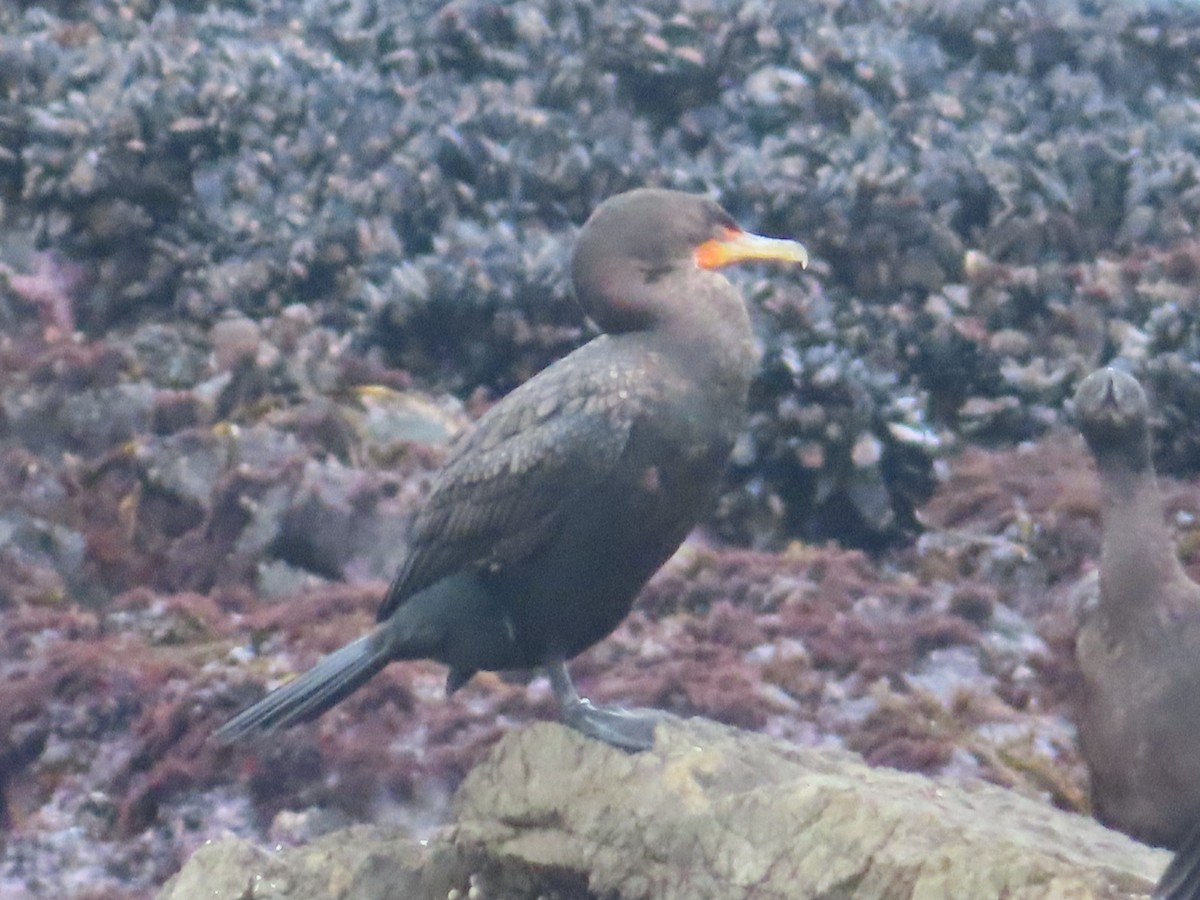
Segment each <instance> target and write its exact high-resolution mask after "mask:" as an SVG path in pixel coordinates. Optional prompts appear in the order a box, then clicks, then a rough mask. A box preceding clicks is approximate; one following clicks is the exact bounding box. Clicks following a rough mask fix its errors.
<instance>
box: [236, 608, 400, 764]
mask: <svg viewBox="0 0 1200 900" xmlns="http://www.w3.org/2000/svg"><path fill="white" fill-rule="evenodd" d="M383 638H384V635H383V633H382V629H376V630H375V631H373V632H371V633H370V634H368V635H365V636H363V637H360V638H359V639H358V640H356V641H354V642H352V643H349V644H347V645H346V646H345V647H343V648H342V649H340V650H335V651H333V653H330V654H329V655H328V656H326V657H325V658H324V659H322V660H321V661H320V662H319V663H317V664H316V665H315V666H313V667H312V668H311V669H309V670H308V671H307V672H305V673H304V674H303V675H299V676H297V677H296V678H293V679H292V680H291V681H289V682H288V683H287V684H285V685H283V686H282V687H280V688H277V689H275V690H273V691H271V693H269V694H267V696H265V697H263V699H261V700H259V701H258V702H257V703H255V704H254V705H253V706H251V707H249V708H248V709H244V710H242V711H241V712H240V713H238V714H237V715H236V716H234V717H233V718H232V719H230V720H229V721H228V722H226V723H225V724H224V725H222V726H221V727H220V728H218V729H217V730H216V731H215V732H213V739H214V740H217V741H220V742H222V743H225V744H230V743H233V742H234V741H237V740H240V739H242V738H244V737H246V736H247V735H249V734H250V733H251V732H256V731H258V732H266V731H276V730H278V729H281V728H288V727H290V726H292V725H297V724H299V723H300V722H307V721H309V720H311V719H315V718H316V717H317V716H319V715H321V713H323V712H325V710H327V709H329V708H330V707H331V706H333V705H334V704H335V703H337V702H338V701H339V700H341V699H342V698H344V697H346V696H347V695H348V694H350V693H352V692H353V691H355V690H357V689H358V688H359V687H361V686H362V685H363V684H365V683H366V682H367V681H368V680H369V679H370V678H371V677H372V676H374V675H375V674H376V673H377V672H379V671H380V670H382V669H383V667H384V666H386V665H387V664H388V663H389V662H391V661H392V659H393V658H394V657H393V656H392V653H391V652H390V651H391V648H390V646H389V642H388V641H387V640H384V639H383Z"/></svg>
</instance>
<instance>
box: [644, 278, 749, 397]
mask: <svg viewBox="0 0 1200 900" xmlns="http://www.w3.org/2000/svg"><path fill="white" fill-rule="evenodd" d="M723 300H728V301H729V302H724V303H723V302H722V301H723ZM655 334H656V337H657V340H658V342H659V345H660V346H661V347H662V348H663V349H664V351H665V352H667V353H668V354H669V355H671V356H672V357H674V358H675V359H676V360H677V361H678V363H679V364H680V365H681V366H682V367H683V368H685V369H687V370H688V371H689V372H690V375H691V377H692V378H693V379H694V380H695V381H696V382H697V383H698V384H707V385H709V386H710V389H715V388H716V387H717V386H722V387H725V388H726V389H727V390H730V391H733V392H735V393H737V394H740V395H742V401H743V402H744V399H745V398H744V395H745V393H746V391H747V390H748V389H749V385H750V380H751V379H752V378H753V375H754V370H755V368H756V366H757V363H758V352H757V350H756V349H755V344H754V333H753V331H752V330H751V328H750V317H749V316H748V315H747V313H746V307H745V305H744V304H743V303H742V301H741V298H740V297H738V296H737V295H735V294H732V293H729V294H721V295H720V296H714V297H711V298H703V299H698V301H697V302H696V303H695V304H694V305H693V304H682V305H681V306H680V307H678V308H676V309H673V310H671V314H670V315H668V316H664V317H663V318H662V319H660V320H659V322H658V324H657V327H656V328H655Z"/></svg>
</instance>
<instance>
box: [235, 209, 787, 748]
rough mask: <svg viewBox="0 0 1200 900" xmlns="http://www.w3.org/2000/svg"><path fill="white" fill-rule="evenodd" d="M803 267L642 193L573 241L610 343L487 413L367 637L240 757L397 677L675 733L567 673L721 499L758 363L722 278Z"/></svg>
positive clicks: (611, 730)
mask: <svg viewBox="0 0 1200 900" xmlns="http://www.w3.org/2000/svg"><path fill="white" fill-rule="evenodd" d="M752 260H774V261H778V262H782V263H790V264H798V265H799V266H801V267H805V266H807V264H808V253H807V250H806V249H805V247H804V246H803V245H802V244H800V243H798V242H795V241H791V240H785V239H780V238H770V237H764V236H761V235H756V234H753V233H750V232H748V231H745V230H743V229H742V228H741V227H739V226H738V225H737V224H736V223H735V222H734V220H733V218H732V217H731V216H730V215H729V213H727V212H726V211H725V210H724V209H723V208H722V207H721V206H720V205H719V204H717V203H716V202H714V201H713V200H711V199H708V198H706V197H704V196H699V195H693V194H689V193H684V192H679V191H674V190H667V189H661V188H638V189H635V190H631V191H628V192H625V193H622V194H618V195H615V196H613V197H610V198H609V199H607V200H605V201H604V202H603V203H601V204H600V205H599V206H597V207H596V209H595V210H594V211H593V213H592V214H591V216H590V217H589V218H588V219H587V221H586V222H585V223H584V225H583V227H582V229H581V230H580V232H579V235H578V237H577V239H576V242H575V245H574V248H573V251H572V255H571V260H570V272H571V280H572V283H573V287H574V294H575V298H576V300H577V301H578V303H579V305H580V306H581V307H582V309H583V312H584V313H585V314H586V315H587V316H588V317H590V319H591V320H592V321H593V322H594V323H595V325H596V326H597V327H598V328H599V330H600V332H601V333H600V334H599V335H598V336H596V337H594V338H593V339H592V340H590V341H589V342H587V343H586V344H584V345H583V346H581V347H579V348H577V349H576V350H574V351H573V352H571V353H569V354H568V355H567V356H565V357H563V358H561V359H559V360H558V361H556V362H554V363H552V364H550V365H549V366H548V367H546V368H545V369H543V370H542V371H541V372H539V373H538V374H536V375H534V376H533V377H532V378H530V379H529V380H528V381H526V382H524V383H523V384H521V385H520V386H518V387H517V388H516V389H514V390H513V391H512V392H511V393H509V394H508V395H507V396H505V397H504V398H502V399H501V400H499V401H498V402H497V403H496V404H495V405H494V406H492V407H491V408H490V409H489V410H488V411H487V412H486V413H484V414H483V416H481V417H480V419H479V420H478V421H477V423H476V424H475V427H474V428H473V430H471V431H469V432H468V433H467V434H465V435H464V436H463V437H462V438H460V439H459V440H458V441H457V442H456V444H455V445H454V446H453V447H452V449H451V450H450V451H449V453H448V455H447V458H446V460H445V462H444V464H443V466H442V468H441V469H440V471H439V472H438V474H437V475H436V476H435V478H434V481H433V484H432V487H431V489H430V492H429V495H428V497H427V498H426V499H425V502H424V504H423V506H422V507H421V509H420V510H419V511H418V512H417V513H416V515H415V516H414V518H413V520H412V523H411V527H410V530H409V534H408V540H407V544H406V551H405V554H404V556H403V558H402V559H401V560H400V562H399V565H398V568H397V570H396V574H395V577H394V578H393V579H392V581H391V584H390V585H389V587H388V589H387V592H386V594H385V595H384V598H383V601H382V603H381V604H380V606H379V610H378V615H377V624H376V625H375V627H374V628H373V630H371V631H370V632H369V633H367V634H365V635H364V636H362V637H360V638H358V639H357V640H355V641H353V642H351V643H349V644H347V645H346V646H344V647H342V648H341V649H340V650H336V651H334V652H333V653H331V654H330V655H328V656H326V657H325V658H324V659H322V660H320V661H319V662H318V663H317V664H316V665H315V666H314V667H313V668H312V669H310V670H309V671H307V672H305V673H303V674H301V675H299V676H297V677H296V678H294V679H293V680H291V681H289V682H287V683H285V684H284V685H282V686H281V687H279V688H277V689H276V690H274V691H273V692H271V693H270V694H268V695H267V696H266V697H264V698H263V699H262V700H260V701H259V702H258V703H256V704H254V705H252V706H250V707H249V708H248V709H246V710H244V711H243V712H241V713H239V714H237V715H236V716H234V717H233V718H232V719H230V720H229V721H228V722H226V723H225V724H224V725H223V726H221V727H220V728H219V729H218V730H217V731H216V732H215V733H214V736H215V737H216V739H218V740H219V741H221V742H225V743H229V742H232V741H236V740H239V739H241V738H244V737H247V736H249V735H251V734H254V733H262V732H271V731H275V730H278V729H281V728H285V727H288V726H291V725H294V724H296V723H299V722H305V721H309V720H311V719H314V718H315V717H317V716H319V715H320V714H321V713H323V712H325V711H326V710H328V709H329V708H331V707H332V706H333V705H334V704H336V703H338V702H339V701H340V700H342V699H343V698H345V697H346V696H347V695H349V694H350V693H351V692H353V691H354V690H356V689H357V688H358V687H360V686H361V685H362V684H364V683H365V682H366V681H367V680H368V679H370V678H371V677H373V676H374V675H375V674H376V673H378V672H379V671H381V670H382V669H383V668H384V667H385V666H387V665H388V664H389V663H390V662H392V661H395V660H410V659H433V660H437V661H439V662H441V663H443V664H445V665H446V666H448V667H449V671H448V675H447V679H446V690H447V694H452V693H453V692H454V691H456V690H458V689H459V688H460V687H462V686H463V685H464V684H466V683H467V682H468V681H469V680H470V679H471V677H472V676H473V675H474V674H475V673H476V672H479V671H497V670H515V669H530V670H532V669H544V670H545V672H546V673H547V674H548V676H549V680H550V685H551V688H552V690H553V692H554V695H555V697H556V699H557V702H558V705H559V710H560V714H561V720H562V722H563V723H564V724H566V725H568V726H569V727H572V728H574V729H576V730H577V731H579V732H581V733H583V734H585V735H588V736H589V737H592V738H595V739H597V740H600V741H603V742H606V743H608V744H610V745H612V746H615V747H619V748H622V749H624V750H628V751H640V750H645V749H648V748H650V747H652V746H653V742H654V728H655V725H656V724H657V723H658V722H659V721H660V720H661V718H662V716H663V714H662V713H660V712H658V711H656V710H651V709H625V708H621V707H616V706H598V705H593V704H592V703H590V702H589V701H588V700H586V699H584V698H582V697H580V695H579V693H578V691H577V690H576V688H575V685H574V683H573V681H572V679H571V676H570V673H569V671H568V668H567V662H568V661H569V660H570V659H572V658H573V657H574V656H576V655H577V654H579V653H580V652H582V651H583V650H585V649H586V648H588V647H590V646H591V645H593V644H595V643H597V642H598V641H600V640H602V639H603V638H605V637H606V636H607V635H609V634H610V633H611V632H612V631H613V630H614V629H615V628H616V627H617V625H618V624H619V623H620V622H621V621H622V620H623V619H624V618H625V616H626V615H627V614H628V613H629V611H630V609H631V607H632V604H633V601H634V599H635V597H636V595H637V593H638V592H639V591H640V590H641V588H642V586H643V585H644V584H645V583H646V582H647V581H648V580H649V578H650V576H651V575H653V574H654V572H655V571H657V569H658V568H659V567H660V566H661V565H662V564H663V563H664V562H665V561H666V560H667V559H668V558H669V557H670V556H671V555H672V554H673V553H674V552H675V550H676V549H677V548H678V547H679V545H680V544H681V543H682V542H683V540H684V538H685V537H686V536H687V534H688V532H689V531H690V530H691V529H692V527H693V526H694V525H695V524H696V522H697V521H698V519H699V518H700V517H701V516H702V515H703V514H704V512H705V511H706V510H707V508H708V506H709V504H710V502H711V501H712V500H713V499H714V498H715V494H716V491H717V489H718V487H719V482H720V478H721V475H722V471H723V469H724V466H725V463H726V460H727V458H728V456H729V454H730V452H731V450H732V447H733V444H734V441H735V439H736V438H737V435H738V433H739V429H740V428H741V427H742V424H743V417H744V414H745V411H746V404H747V398H748V392H749V386H750V382H751V379H752V377H753V375H754V373H755V370H756V367H757V364H758V353H757V350H756V345H755V341H754V337H753V332H752V330H751V326H750V319H749V314H748V311H747V308H746V304H745V302H744V301H743V299H742V297H741V295H740V294H739V293H738V291H737V290H736V289H735V288H734V286H733V285H732V284H731V283H730V282H729V281H728V280H727V279H726V278H725V276H724V275H723V274H721V273H720V271H719V270H720V269H722V268H723V267H725V266H727V265H732V264H735V263H741V262H747V261H752Z"/></svg>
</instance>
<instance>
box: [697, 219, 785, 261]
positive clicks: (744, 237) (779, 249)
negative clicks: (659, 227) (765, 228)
mask: <svg viewBox="0 0 1200 900" xmlns="http://www.w3.org/2000/svg"><path fill="white" fill-rule="evenodd" d="M756 259H763V260H775V261H776V262H787V263H799V264H800V267H801V268H804V267H806V266H807V265H808V251H807V250H806V249H804V245H803V244H801V243H799V242H798V241H787V240H783V239H781V238H769V237H763V236H762V235H759V234H751V233H750V232H748V231H741V230H739V229H736V228H727V229H725V232H724V234H723V235H722V236H721V237H719V238H711V239H709V240H707V241H705V242H704V243H703V244H701V245H700V246H699V247H697V248H696V265H698V266H699V267H700V268H702V269H719V268H721V267H722V266H728V265H732V264H733V263H740V262H748V261H750V260H756Z"/></svg>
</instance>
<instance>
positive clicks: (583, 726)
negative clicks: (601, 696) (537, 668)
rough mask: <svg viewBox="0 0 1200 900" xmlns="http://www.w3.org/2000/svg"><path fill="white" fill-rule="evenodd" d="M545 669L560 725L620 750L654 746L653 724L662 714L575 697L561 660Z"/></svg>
mask: <svg viewBox="0 0 1200 900" xmlns="http://www.w3.org/2000/svg"><path fill="white" fill-rule="evenodd" d="M546 671H547V672H548V673H549V675H550V686H551V687H552V688H553V689H554V695H555V697H557V698H558V705H559V709H561V710H562V719H563V724H565V725H567V726H568V727H570V728H574V729H575V730H576V731H578V732H579V733H580V734H586V735H587V736H588V737H592V738H596V740H599V741H604V743H606V744H611V745H612V746H614V747H620V748H621V749H622V750H629V751H632V752H635V753H636V752H639V751H642V750H649V749H650V748H651V747H653V746H654V727H655V726H656V725H657V724H658V723H659V722H661V721H662V720H663V719H665V718H666V716H667V714H666V713H663V712H659V711H658V710H656V709H623V708H621V707H619V706H595V705H593V704H592V702H591V701H589V700H584V699H583V698H582V697H580V696H579V692H578V691H576V690H575V685H574V683H573V682H572V681H571V675H570V673H569V672H567V667H566V664H565V663H563V662H561V661H559V662H555V663H551V664H550V665H548V666H547V667H546Z"/></svg>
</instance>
